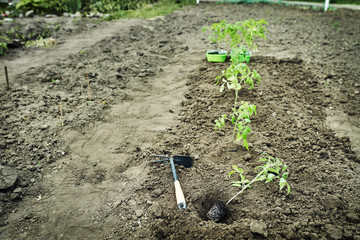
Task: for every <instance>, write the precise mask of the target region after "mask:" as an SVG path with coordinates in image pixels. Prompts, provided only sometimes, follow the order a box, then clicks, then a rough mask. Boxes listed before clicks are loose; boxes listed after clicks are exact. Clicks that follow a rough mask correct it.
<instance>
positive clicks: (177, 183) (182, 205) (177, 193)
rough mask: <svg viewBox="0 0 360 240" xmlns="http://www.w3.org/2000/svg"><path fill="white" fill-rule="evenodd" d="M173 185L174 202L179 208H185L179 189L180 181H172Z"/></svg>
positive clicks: (182, 195) (181, 192)
mask: <svg viewBox="0 0 360 240" xmlns="http://www.w3.org/2000/svg"><path fill="white" fill-rule="evenodd" d="M174 185H175V195H176V202H177V205H178V208H179V209H186V202H185V197H184V193H183V191H182V189H181V186H180V182H179V181H178V180H177V181H175V182H174Z"/></svg>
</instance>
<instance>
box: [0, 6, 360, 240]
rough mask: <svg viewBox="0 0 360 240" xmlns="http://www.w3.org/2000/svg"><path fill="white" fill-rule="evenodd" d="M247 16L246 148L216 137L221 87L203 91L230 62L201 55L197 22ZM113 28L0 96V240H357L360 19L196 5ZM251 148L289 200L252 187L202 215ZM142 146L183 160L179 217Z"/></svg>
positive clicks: (165, 174) (251, 159)
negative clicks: (218, 217) (274, 164)
mask: <svg viewBox="0 0 360 240" xmlns="http://www.w3.org/2000/svg"><path fill="white" fill-rule="evenodd" d="M249 18H254V19H260V18H264V19H265V20H267V21H268V22H269V25H268V30H269V34H268V40H267V41H266V42H265V43H260V44H259V52H257V53H255V54H254V56H253V57H252V58H251V61H250V63H249V64H248V65H249V67H250V68H251V69H256V70H257V71H258V72H259V74H260V75H261V82H260V84H259V85H256V86H255V88H254V89H253V90H248V89H245V88H244V89H242V90H241V92H240V95H239V98H240V99H241V100H243V101H248V102H250V103H252V104H256V106H257V115H256V117H254V118H253V121H252V124H251V128H252V132H251V133H250V134H249V137H248V140H249V143H250V144H249V145H250V150H249V151H247V150H246V149H244V148H243V147H242V145H241V144H238V143H232V142H231V135H232V132H231V130H232V129H231V126H230V125H229V126H228V127H227V128H226V129H225V131H221V132H218V133H216V132H215V131H214V120H215V119H217V118H218V117H220V116H221V115H222V114H228V113H230V111H231V107H232V104H233V99H234V94H233V93H232V92H230V91H225V92H222V93H221V92H220V91H219V86H216V85H214V79H215V77H216V76H217V75H219V73H220V72H221V70H223V69H225V68H227V66H229V62H225V63H216V64H215V63H209V62H207V61H206V59H205V54H204V53H205V52H206V50H208V49H213V48H216V46H214V45H211V44H209V43H208V41H207V38H206V36H205V35H204V34H203V33H202V32H201V27H203V26H206V25H210V24H211V23H213V22H216V21H220V20H221V19H227V20H228V21H230V22H234V21H241V20H246V19H249ZM121 22H122V21H120V24H119V28H118V29H117V30H116V29H114V28H113V29H112V30H111V31H112V34H111V36H110V37H108V38H105V39H103V40H102V41H100V42H97V43H95V42H94V45H91V46H88V47H86V49H74V51H73V52H74V53H75V54H70V52H69V55H68V56H66V57H65V58H64V57H63V56H60V57H58V58H57V56H54V55H52V54H53V53H54V51H52V50H48V51H47V52H45V53H44V54H48V57H49V58H52V59H55V60H57V61H56V62H55V63H47V62H46V61H44V62H42V63H37V65H38V66H36V67H32V68H28V69H27V70H26V71H24V72H21V71H19V72H18V75H17V76H16V77H14V78H13V79H11V80H12V88H11V90H10V91H5V90H1V92H0V99H1V106H0V108H1V112H0V113H1V114H0V120H1V123H2V124H1V130H0V136H1V138H0V152H1V173H2V175H1V176H0V180H1V181H0V183H1V185H0V187H1V189H0V212H1V215H2V217H1V219H0V225H1V227H0V236H1V239H140V238H142V239H261V238H269V239H360V230H359V229H360V225H359V224H360V204H359V184H360V182H359V180H358V178H357V175H358V174H359V161H360V149H359V147H358V146H359V143H360V141H359V136H360V134H359V127H360V122H359V120H358V119H359V114H360V108H359V103H360V101H359V100H360V99H359V98H360V95H359V90H360V82H359V69H358V66H359V58H358V57H357V56H359V46H360V45H359V40H360V39H359V38H358V37H359V36H358V34H357V33H358V32H359V30H360V29H359V28H360V19H359V18H358V12H356V11H351V10H338V11H335V12H327V13H323V12H320V11H315V10H302V9H298V8H289V7H283V6H279V5H264V4H257V5H242V4H240V5H239V4H227V5H219V4H201V5H200V6H193V7H187V8H185V9H183V10H182V11H177V12H175V13H173V14H171V15H169V16H166V17H159V18H154V19H150V20H132V21H127V22H125V23H126V27H121V26H124V24H123V23H122V24H121ZM116 23H118V22H114V24H116ZM93 31H95V33H96V31H97V30H96V29H94V30H93ZM99 31H100V30H99ZM69 42H70V43H71V42H75V41H74V40H73V41H69ZM76 46H77V47H78V45H76ZM69 49H71V44H69ZM79 50H85V51H83V52H82V53H81V54H80V53H79ZM45 56H46V55H45ZM8 58H9V59H11V57H8ZM20 58H21V57H20ZM3 59H4V61H5V60H6V61H7V63H9V62H11V61H10V60H8V59H7V58H6V57H5V58H3ZM3 59H1V61H3ZM42 59H46V58H42ZM30 66H33V65H31V64H30ZM22 69H24V68H22ZM2 86H3V85H2ZM265 152H266V153H268V154H270V155H272V156H274V157H278V158H281V159H282V160H283V161H284V162H285V163H286V164H288V165H289V171H290V175H289V178H288V182H289V184H290V185H291V193H290V194H289V195H286V193H285V191H279V190H278V186H277V185H276V184H270V183H269V184H263V183H261V182H258V183H255V184H253V186H252V189H249V190H246V191H245V192H244V193H243V194H241V195H240V196H238V197H237V198H236V199H235V200H234V201H233V202H231V203H230V204H229V206H228V207H229V210H230V214H229V217H228V218H227V219H226V220H224V221H222V222H221V223H215V222H212V221H209V220H207V219H206V213H207V211H208V210H209V209H210V208H211V206H212V205H213V204H214V203H215V201H217V200H221V201H224V202H225V201H227V200H229V199H230V197H231V196H233V195H234V194H235V193H236V192H237V191H238V189H236V188H233V187H231V186H230V185H231V181H232V180H235V178H234V177H232V179H230V180H229V178H228V176H227V174H228V172H229V171H231V165H237V166H239V167H241V168H243V169H244V172H245V175H246V176H247V177H248V178H250V179H251V178H252V177H254V176H255V175H256V172H255V170H254V168H255V167H256V166H258V165H260V163H261V162H259V161H258V160H259V159H260V158H261V154H262V153H265ZM155 154H162V155H170V156H173V155H179V154H180V155H190V156H192V157H194V159H195V163H194V166H192V167H191V168H183V167H178V168H177V171H178V175H179V179H180V182H181V184H182V188H183V191H184V193H185V196H186V200H187V205H188V207H187V210H185V211H180V210H178V209H177V206H176V201H175V194H174V186H173V179H172V174H171V170H170V167H169V165H167V164H160V163H152V161H153V160H155V159H156V158H154V157H153V155H155Z"/></svg>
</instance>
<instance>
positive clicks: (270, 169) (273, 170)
mask: <svg viewBox="0 0 360 240" xmlns="http://www.w3.org/2000/svg"><path fill="white" fill-rule="evenodd" d="M268 171H269V172H272V173H276V174H279V170H278V169H275V168H269V169H268Z"/></svg>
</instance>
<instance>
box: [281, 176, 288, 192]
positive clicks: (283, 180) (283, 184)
mask: <svg viewBox="0 0 360 240" xmlns="http://www.w3.org/2000/svg"><path fill="white" fill-rule="evenodd" d="M286 184H287V182H286V180H285V179H283V178H280V181H279V185H280V190H282V189H283V188H284V187H285V185H286Z"/></svg>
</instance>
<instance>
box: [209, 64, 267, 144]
mask: <svg viewBox="0 0 360 240" xmlns="http://www.w3.org/2000/svg"><path fill="white" fill-rule="evenodd" d="M220 80H222V82H223V84H222V85H221V87H220V92H222V91H224V88H225V86H227V88H228V89H230V90H234V91H235V101H234V107H233V108H232V113H231V114H230V116H229V118H228V117H227V115H226V114H224V115H222V116H221V117H220V118H219V119H218V120H215V131H217V130H218V129H222V128H223V127H225V121H226V120H229V121H231V123H232V124H233V125H234V130H233V137H232V139H233V140H234V141H241V140H242V141H243V144H244V147H245V148H246V149H247V150H249V145H248V142H247V135H248V133H249V132H251V129H250V127H249V124H250V123H251V121H250V117H251V116H252V115H255V116H256V106H255V105H252V104H249V103H248V102H241V104H240V106H238V105H239V103H238V96H239V91H240V90H241V89H242V86H243V85H244V84H248V85H249V89H253V88H254V84H255V83H254V82H256V81H257V82H258V83H259V82H260V75H259V74H258V73H257V72H256V71H255V70H253V71H251V70H250V69H249V67H248V66H247V65H246V64H244V63H239V64H234V63H233V64H231V65H230V66H229V67H228V68H227V69H226V70H223V71H222V72H221V75H219V76H217V77H216V79H215V81H216V84H219V83H220Z"/></svg>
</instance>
